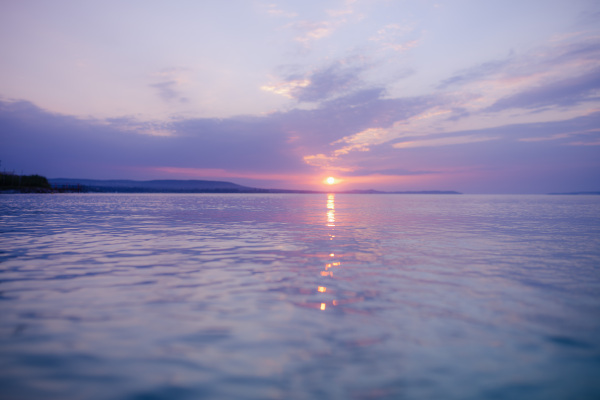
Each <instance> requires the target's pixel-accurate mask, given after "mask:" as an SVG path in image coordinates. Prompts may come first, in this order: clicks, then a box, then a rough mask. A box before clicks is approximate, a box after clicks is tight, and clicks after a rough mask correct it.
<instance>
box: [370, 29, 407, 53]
mask: <svg viewBox="0 0 600 400" xmlns="http://www.w3.org/2000/svg"><path fill="white" fill-rule="evenodd" d="M414 31H415V28H414V24H408V23H403V24H389V25H386V26H384V27H383V28H381V29H379V30H378V31H377V34H376V35H374V36H372V37H371V38H369V40H370V41H372V42H377V43H379V44H380V45H381V46H382V47H383V48H385V49H390V50H393V51H396V52H403V51H406V50H408V49H411V48H413V47H416V46H417V45H418V44H419V40H418V39H417V38H416V36H415V34H414Z"/></svg>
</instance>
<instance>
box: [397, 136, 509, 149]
mask: <svg viewBox="0 0 600 400" xmlns="http://www.w3.org/2000/svg"><path fill="white" fill-rule="evenodd" d="M497 139H498V137H493V136H492V137H490V136H478V135H466V136H451V137H444V138H437V139H425V140H412V141H407V142H399V143H394V144H393V145H392V147H394V148H396V149H408V148H413V147H438V146H449V145H456V144H468V143H477V142H485V141H488V140H497Z"/></svg>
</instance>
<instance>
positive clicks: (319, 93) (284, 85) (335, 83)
mask: <svg viewBox="0 0 600 400" xmlns="http://www.w3.org/2000/svg"><path fill="white" fill-rule="evenodd" d="M367 68H368V66H367V65H365V64H364V63H360V62H358V63H357V62H355V61H352V60H350V61H347V60H340V61H336V62H334V63H332V64H329V65H327V66H325V67H323V68H319V69H316V70H313V71H311V72H309V73H306V74H303V75H300V76H299V74H297V73H296V74H292V75H290V76H288V77H287V78H285V79H284V80H283V81H281V82H277V83H272V84H269V85H264V86H262V87H261V89H262V90H265V91H269V92H272V93H276V94H280V95H283V96H286V97H289V98H293V99H296V100H298V101H301V102H316V101H323V100H327V99H331V98H334V97H337V96H340V95H343V94H346V93H348V92H349V91H356V90H357V89H360V87H361V85H362V80H361V77H360V75H361V73H362V72H363V71H364V70H366V69H367Z"/></svg>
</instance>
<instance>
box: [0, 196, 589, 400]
mask: <svg viewBox="0 0 600 400" xmlns="http://www.w3.org/2000/svg"><path fill="white" fill-rule="evenodd" d="M0 234H1V235H0V398H2V399H128V400H129V399H204V398H206V399H592V398H598V397H599V396H600V197H596V196H593V197H592V196H589V197H588V196H481V195H480V196H468V195H462V196H425V195H404V196H403V195H335V196H333V195H329V196H327V195H291V194H286V195H172V194H158V195H125V194H118V195H96V194H82V195H76V194H65V195H2V196H0Z"/></svg>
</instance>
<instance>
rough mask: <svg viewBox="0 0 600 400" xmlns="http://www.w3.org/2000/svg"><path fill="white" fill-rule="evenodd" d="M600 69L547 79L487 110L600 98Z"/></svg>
mask: <svg viewBox="0 0 600 400" xmlns="http://www.w3.org/2000/svg"><path fill="white" fill-rule="evenodd" d="M599 90H600V69H596V70H594V71H591V72H589V73H586V74H583V75H580V76H577V77H574V78H567V79H562V80H560V81H547V82H544V83H543V84H541V85H539V86H536V87H533V88H530V89H526V90H523V91H521V92H519V93H516V94H514V95H511V96H506V97H503V98H501V99H499V100H498V101H496V102H495V103H494V104H492V105H491V106H490V107H487V108H485V109H484V111H486V112H497V111H502V110H506V109H509V108H523V109H537V108H542V107H550V106H562V107H569V106H575V105H577V104H580V103H582V102H589V101H598V100H600V94H599Z"/></svg>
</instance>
